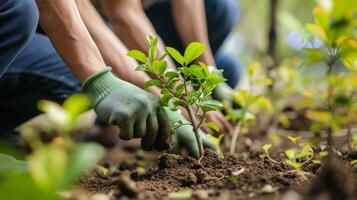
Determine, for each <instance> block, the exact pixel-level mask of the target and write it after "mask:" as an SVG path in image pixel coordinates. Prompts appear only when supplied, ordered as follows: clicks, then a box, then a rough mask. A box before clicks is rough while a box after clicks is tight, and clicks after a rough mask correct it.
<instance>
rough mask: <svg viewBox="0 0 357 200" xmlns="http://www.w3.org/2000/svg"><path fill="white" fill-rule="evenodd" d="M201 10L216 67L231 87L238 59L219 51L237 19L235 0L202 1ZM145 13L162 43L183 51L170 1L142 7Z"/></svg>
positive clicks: (238, 67) (235, 79)
mask: <svg viewBox="0 0 357 200" xmlns="http://www.w3.org/2000/svg"><path fill="white" fill-rule="evenodd" d="M205 11H206V18H207V19H206V21H207V31H208V38H209V43H210V46H211V49H212V51H213V54H214V57H215V61H216V64H217V67H218V68H220V69H223V70H224V72H223V75H224V77H226V78H227V79H228V80H227V83H228V84H229V85H230V86H231V87H235V86H236V85H237V83H238V82H239V78H240V75H241V65H240V62H239V60H237V59H236V58H235V57H234V56H232V55H231V54H229V53H228V52H225V51H223V50H222V49H221V46H222V44H223V42H224V41H225V39H226V38H227V36H228V35H229V34H230V33H231V32H232V30H233V28H234V27H235V25H236V23H237V21H238V17H239V7H238V4H237V0H205ZM146 14H147V16H148V17H149V19H150V21H151V22H152V23H153V25H154V27H155V29H156V31H157V33H158V34H159V35H160V37H161V38H162V40H163V41H164V43H165V44H166V45H167V46H171V47H174V48H176V49H178V50H179V51H180V52H183V51H184V46H183V43H182V41H181V40H180V37H179V35H178V31H177V30H176V28H175V25H174V20H173V17H172V11H171V0H159V1H158V2H157V3H155V4H153V5H152V6H151V7H149V8H148V9H146Z"/></svg>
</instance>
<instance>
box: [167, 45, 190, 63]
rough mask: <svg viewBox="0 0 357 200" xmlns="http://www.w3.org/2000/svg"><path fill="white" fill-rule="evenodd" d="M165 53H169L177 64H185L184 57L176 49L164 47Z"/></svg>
mask: <svg viewBox="0 0 357 200" xmlns="http://www.w3.org/2000/svg"><path fill="white" fill-rule="evenodd" d="M166 51H167V53H169V54H170V56H171V57H172V58H173V59H174V60H175V61H176V62H178V63H179V64H181V65H184V64H185V58H184V57H183V56H182V55H181V54H180V52H178V51H177V50H176V49H174V48H172V47H166Z"/></svg>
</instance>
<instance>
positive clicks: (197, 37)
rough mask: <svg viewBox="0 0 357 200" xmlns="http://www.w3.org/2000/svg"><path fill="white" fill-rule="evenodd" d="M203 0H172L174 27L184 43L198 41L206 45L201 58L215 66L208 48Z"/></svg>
mask: <svg viewBox="0 0 357 200" xmlns="http://www.w3.org/2000/svg"><path fill="white" fill-rule="evenodd" d="M204 6H205V5H204V1H203V0H194V1H192V0H172V10H173V16H174V21H175V26H176V29H177V30H178V32H179V35H180V38H181V40H182V42H183V43H184V44H185V45H188V44H189V43H190V42H193V41H198V42H202V43H204V44H205V45H206V46H207V50H206V51H205V53H204V54H203V55H202V57H201V60H202V61H203V62H205V63H206V64H208V65H211V66H215V61H214V58H213V55H212V51H211V49H210V45H209V40H208V33H207V22H206V13H205V7H204Z"/></svg>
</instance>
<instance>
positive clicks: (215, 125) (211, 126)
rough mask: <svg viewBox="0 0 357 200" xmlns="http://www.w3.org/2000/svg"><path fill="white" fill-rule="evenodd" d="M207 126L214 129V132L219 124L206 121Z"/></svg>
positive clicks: (217, 129)
mask: <svg viewBox="0 0 357 200" xmlns="http://www.w3.org/2000/svg"><path fill="white" fill-rule="evenodd" d="M207 126H208V127H210V128H211V129H212V130H214V131H216V132H218V131H219V126H218V125H217V124H216V123H214V122H208V123H207Z"/></svg>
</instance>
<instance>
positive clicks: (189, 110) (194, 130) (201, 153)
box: [186, 105, 204, 158]
mask: <svg viewBox="0 0 357 200" xmlns="http://www.w3.org/2000/svg"><path fill="white" fill-rule="evenodd" d="M186 110H187V112H188V115H189V117H190V121H191V123H192V128H193V132H194V133H195V138H196V142H197V145H198V153H199V157H200V158H202V157H203V155H204V149H203V144H202V141H201V138H200V134H199V132H198V129H199V127H198V126H196V117H195V115H194V114H193V112H192V109H191V107H190V106H189V105H187V106H186Z"/></svg>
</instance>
